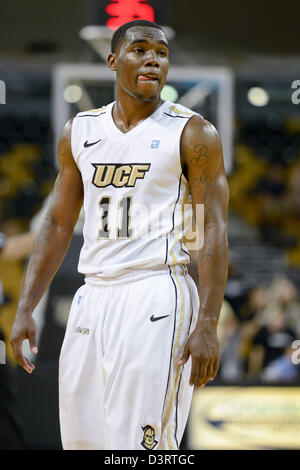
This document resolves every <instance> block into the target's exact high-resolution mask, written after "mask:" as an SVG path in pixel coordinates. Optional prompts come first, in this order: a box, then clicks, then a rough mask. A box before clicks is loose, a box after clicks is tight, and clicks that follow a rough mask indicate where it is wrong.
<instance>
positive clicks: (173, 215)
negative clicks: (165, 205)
mask: <svg viewBox="0 0 300 470" xmlns="http://www.w3.org/2000/svg"><path fill="white" fill-rule="evenodd" d="M182 175H183V172H182V171H181V174H180V178H179V184H178V195H177V199H176V202H175V204H174V209H173V214H172V223H173V227H172V230H171V232H170V233H172V232H173V230H174V225H175V221H174V217H175V209H176V205H177V202H178V200H179V196H180V186H181V177H182Z"/></svg>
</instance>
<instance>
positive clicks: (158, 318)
mask: <svg viewBox="0 0 300 470" xmlns="http://www.w3.org/2000/svg"><path fill="white" fill-rule="evenodd" d="M169 316H170V315H163V316H162V317H155V316H154V315H151V317H150V320H151V321H157V320H161V319H162V318H166V317H169Z"/></svg>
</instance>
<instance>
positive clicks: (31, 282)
mask: <svg viewBox="0 0 300 470" xmlns="http://www.w3.org/2000/svg"><path fill="white" fill-rule="evenodd" d="M71 129H72V120H70V121H68V122H67V124H66V125H65V128H64V130H63V133H62V135H61V138H60V140H59V143H58V160H59V173H58V176H57V178H56V182H55V185H54V189H53V196H52V201H51V204H50V207H49V209H48V211H47V213H46V215H45V218H44V221H43V223H42V226H41V229H40V231H39V233H38V235H37V236H36V239H35V242H34V246H33V249H32V253H31V256H30V259H29V262H28V266H27V269H26V273H25V277H24V282H23V287H22V292H21V296H20V299H19V302H18V307H17V312H16V316H15V320H14V324H13V327H12V331H11V336H10V344H11V346H12V350H13V354H14V356H15V358H16V361H17V362H18V363H19V364H20V365H21V366H22V367H23V368H24V369H25V370H26V371H27V372H28V373H31V372H32V371H33V369H34V365H33V364H32V363H31V362H30V361H29V360H28V359H27V358H25V357H24V356H23V353H22V344H23V340H24V339H29V343H30V348H31V350H32V351H33V352H34V353H36V352H37V348H36V341H35V337H36V323H35V320H34V318H33V317H32V313H33V310H34V308H35V307H36V305H37V304H38V302H39V301H40V299H41V297H42V296H43V294H44V292H45V291H46V289H47V288H48V286H49V284H50V283H51V281H52V279H53V277H54V276H55V274H56V272H57V270H58V268H59V266H60V264H61V263H62V261H63V259H64V256H65V254H66V252H67V250H68V247H69V245H70V242H71V239H72V235H73V230H74V227H75V224H76V221H77V218H78V215H79V212H80V208H81V206H82V200H83V186H82V179H81V174H80V172H79V170H78V168H77V165H76V163H75V161H74V158H73V155H72V151H71Z"/></svg>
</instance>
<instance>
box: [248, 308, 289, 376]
mask: <svg viewBox="0 0 300 470" xmlns="http://www.w3.org/2000/svg"><path fill="white" fill-rule="evenodd" d="M263 320H264V323H265V324H264V325H263V326H262V327H261V328H260V329H259V331H258V332H257V333H256V334H255V336H254V339H253V345H252V348H251V351H250V355H249V371H248V376H249V378H251V379H252V378H261V376H262V375H261V374H262V372H263V370H264V369H265V368H267V367H268V366H269V365H270V364H271V363H272V362H273V361H274V360H275V359H278V358H281V357H282V356H284V355H285V353H286V350H287V349H288V348H290V346H291V344H292V342H293V341H294V340H295V339H296V334H295V331H294V329H293V328H292V327H291V326H290V324H289V321H288V312H287V310H286V309H285V308H284V307H283V306H282V305H281V304H280V303H278V302H274V303H271V304H270V305H269V306H268V307H267V309H266V310H265V312H264V315H263Z"/></svg>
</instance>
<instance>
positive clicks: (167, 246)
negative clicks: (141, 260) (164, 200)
mask: <svg viewBox="0 0 300 470" xmlns="http://www.w3.org/2000/svg"><path fill="white" fill-rule="evenodd" d="M182 175H183V172H182V171H181V174H180V178H179V184H178V194H177V199H176V201H175V204H174V209H173V214H172V228H171V230H170V232H169V233H167V235H166V257H165V262H164V264H167V261H168V249H169V240H168V236H169V235H170V234H171V233H172V232H173V230H174V225H175V221H174V216H175V209H176V205H177V202H178V200H179V196H180V186H181V177H182Z"/></svg>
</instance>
